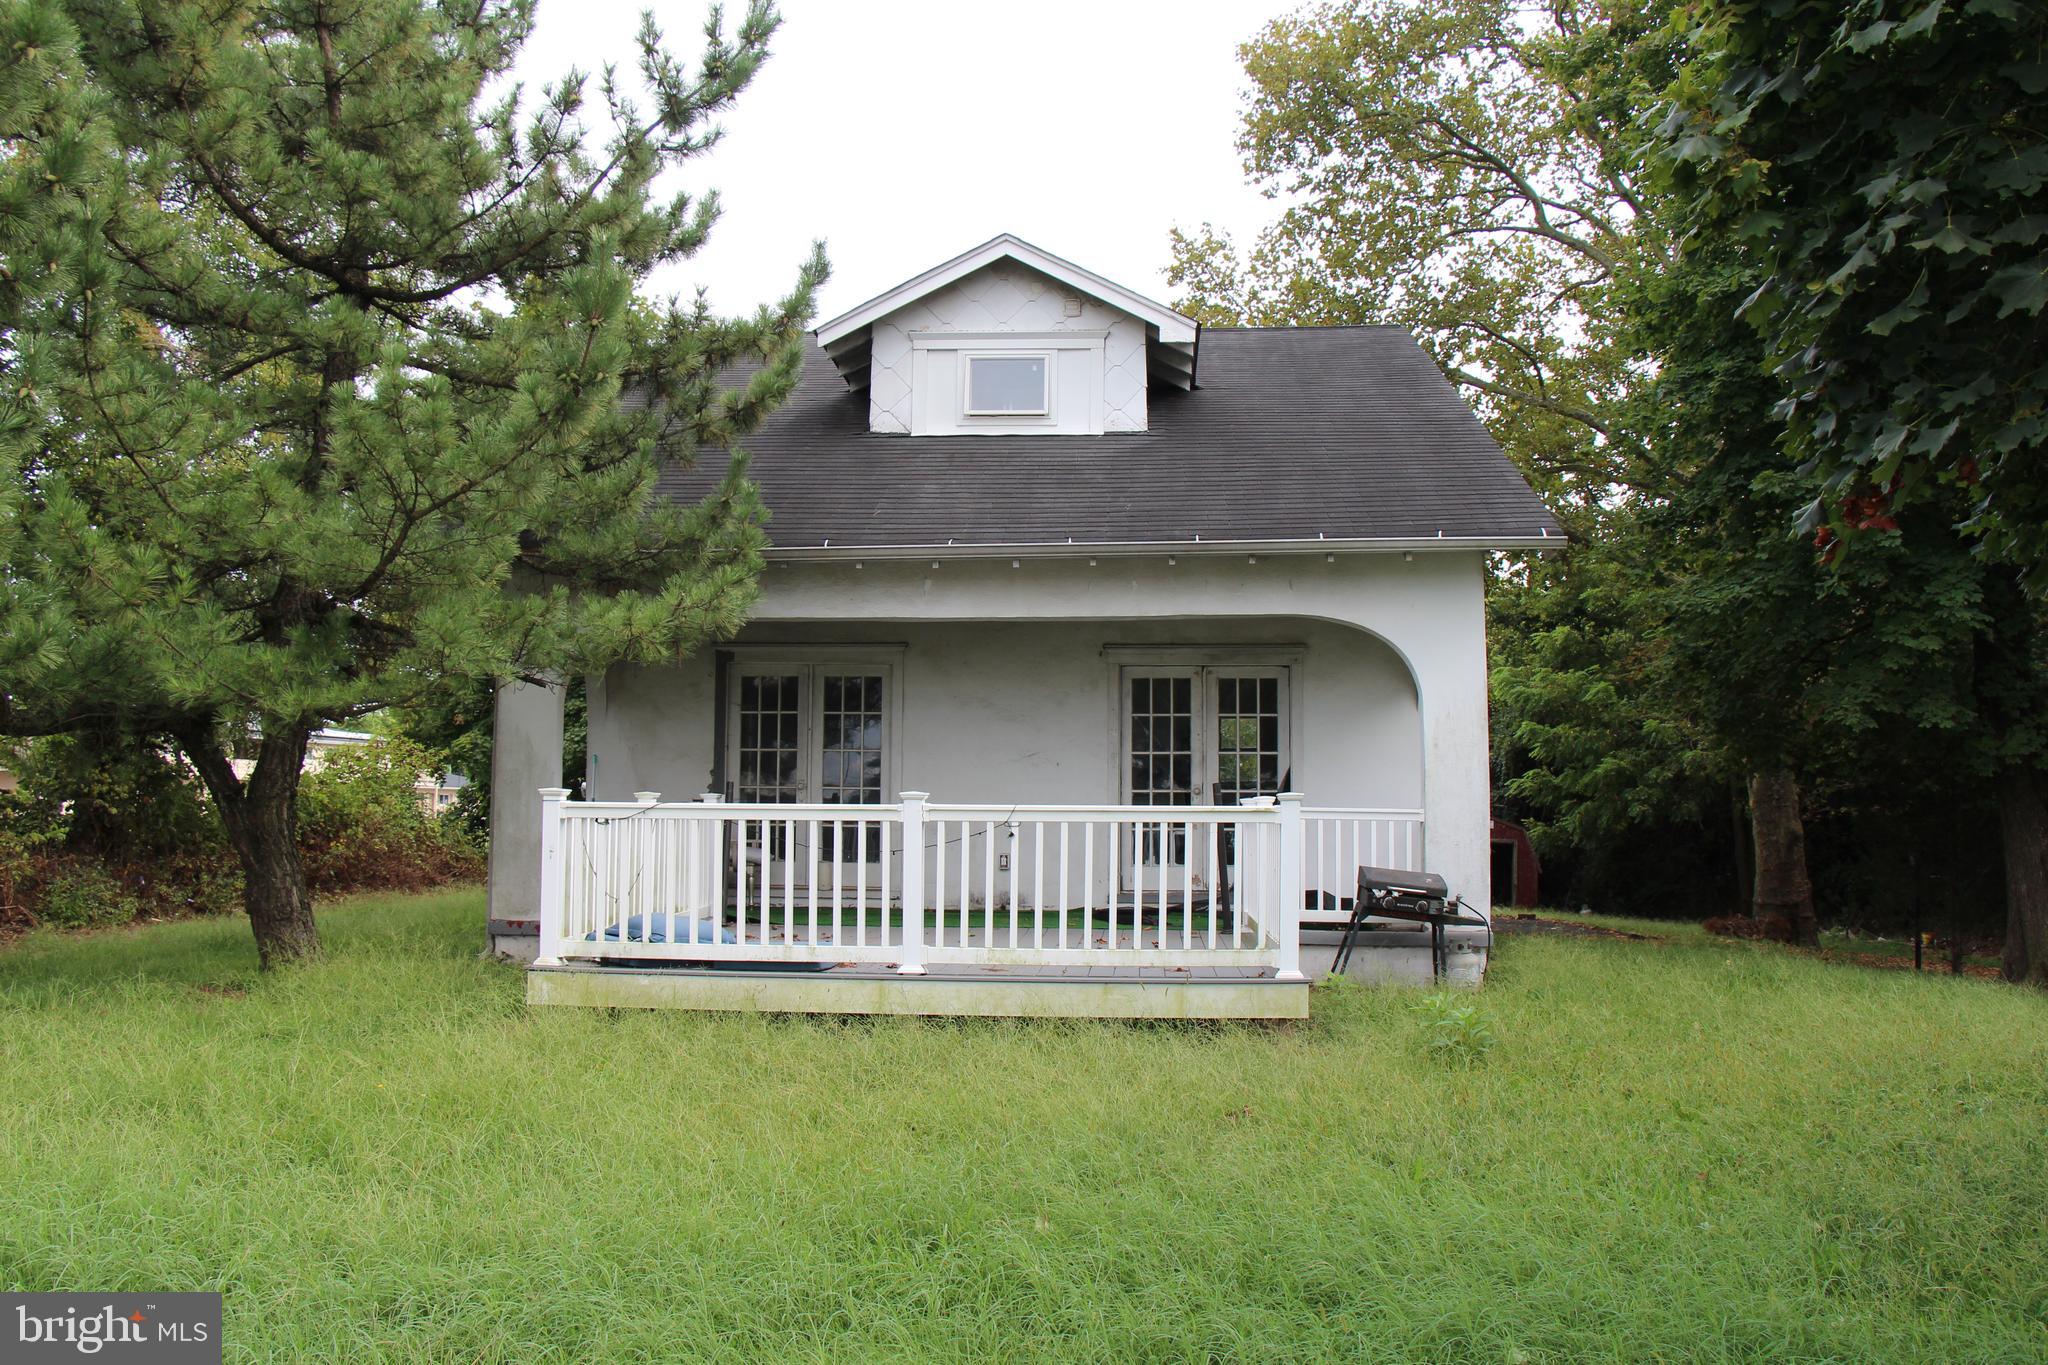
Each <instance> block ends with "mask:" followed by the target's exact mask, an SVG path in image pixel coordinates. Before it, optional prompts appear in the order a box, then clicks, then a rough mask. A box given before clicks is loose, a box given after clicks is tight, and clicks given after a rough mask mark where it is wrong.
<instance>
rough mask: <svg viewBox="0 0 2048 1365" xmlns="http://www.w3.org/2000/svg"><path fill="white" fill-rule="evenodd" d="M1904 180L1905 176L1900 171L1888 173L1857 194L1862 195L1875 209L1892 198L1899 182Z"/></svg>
mask: <svg viewBox="0 0 2048 1365" xmlns="http://www.w3.org/2000/svg"><path fill="white" fill-rule="evenodd" d="M1903 179H1905V176H1904V175H1902V174H1901V173H1900V172H1898V171H1886V172H1885V173H1884V174H1883V175H1881V176H1879V177H1878V178H1877V179H1875V180H1873V181H1871V182H1870V183H1869V184H1868V185H1865V186H1864V187H1863V188H1862V189H1860V190H1858V191H1857V193H1858V194H1860V195H1862V196H1863V198H1864V199H1865V200H1866V201H1867V202H1868V203H1869V204H1870V206H1871V207H1872V208H1875V207H1877V205H1879V204H1881V203H1883V202H1884V201H1885V200H1886V199H1888V198H1890V197H1891V192H1892V191H1893V190H1895V189H1897V188H1898V187H1899V181H1901V180H1903Z"/></svg>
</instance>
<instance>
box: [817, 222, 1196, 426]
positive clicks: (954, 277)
mask: <svg viewBox="0 0 2048 1365" xmlns="http://www.w3.org/2000/svg"><path fill="white" fill-rule="evenodd" d="M817 336H818V344H819V345H820V346H821V347H823V348H824V350H825V353H826V354H827V355H828V356H830V357H831V359H832V364H833V367H834V368H836V369H837V370H838V371H839V373H840V374H841V375H842V376H843V377H844V378H845V380H846V383H847V385H848V387H850V388H852V389H853V390H855V391H856V392H858V391H861V390H865V391H866V392H867V397H868V430H869V431H873V432H888V433H892V434H897V433H900V434H902V435H907V436H1101V435H1103V434H1105V433H1108V432H1112V431H1143V430H1145V428H1146V422H1147V417H1146V412H1147V408H1148V406H1149V404H1148V399H1147V394H1148V393H1149V392H1150V391H1152V390H1154V389H1182V390H1186V389H1192V388H1194V387H1195V347H1196V343H1197V342H1198V341H1199V340H1200V338H1201V328H1200V326H1199V325H1197V324H1196V322H1195V320H1194V319H1193V318H1191V317H1187V316H1185V315H1184V314H1181V313H1176V312H1174V311H1173V310H1172V309H1171V308H1167V307H1165V306H1164V305H1162V304H1158V303H1154V302H1153V301H1152V300H1151V299H1148V298H1146V297H1145V296H1144V295H1142V294H1137V293H1133V292H1132V291H1131V290H1129V289H1126V288H1124V287H1123V286H1122V285H1120V284H1116V283H1114V282H1113V281H1110V280H1105V279H1103V278H1102V277H1101V276H1100V275H1096V274H1093V273H1092V272H1090V271H1086V270H1083V269H1082V268H1081V267H1080V266H1077V265H1075V264H1074V263H1073V262H1072V261H1065V260H1061V259H1060V258H1059V257H1057V256H1054V255H1052V254H1051V253H1050V252H1045V251H1040V250H1039V249H1038V248H1037V247H1035V246H1032V245H1031V244H1030V243H1028V242H1020V241H1018V240H1017V239H1016V238H1015V237H1012V236H1009V235H1008V234H1005V235H1003V236H1001V237H997V238H995V239H993V240H991V241H987V242H984V243H982V244H981V245H980V246H978V247H976V248H974V250H972V251H968V252H963V253H962V254H960V255H958V256H955V257H954V258H953V259H952V260H950V261H946V262H944V263H943V264H941V265H937V266H934V267H932V268H931V269H930V270H927V271H925V272H924V273H923V274H922V275H919V276H917V277H916V278H915V279H911V280H905V281H904V282H903V283H902V284H899V285H897V286H896V287H895V288H894V289H891V290H889V291H888V292H887V293H885V294H878V295H876V296H875V297H874V298H872V299H869V300H868V301H867V302H866V303H863V304H861V305H860V306H859V307H858V308H855V309H853V310H852V311H851V312H847V313H842V314H840V315H839V316H838V317H836V318H834V319H832V321H830V322H828V323H826V324H824V325H823V326H822V327H820V328H819V329H818V333H817Z"/></svg>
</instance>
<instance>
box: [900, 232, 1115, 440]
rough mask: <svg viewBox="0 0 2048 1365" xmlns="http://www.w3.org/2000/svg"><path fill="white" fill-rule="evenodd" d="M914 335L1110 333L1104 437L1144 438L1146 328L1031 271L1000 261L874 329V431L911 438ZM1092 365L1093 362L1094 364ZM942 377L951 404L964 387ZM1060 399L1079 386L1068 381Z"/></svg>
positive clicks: (1103, 388)
mask: <svg viewBox="0 0 2048 1365" xmlns="http://www.w3.org/2000/svg"><path fill="white" fill-rule="evenodd" d="M1068 299H1078V300H1079V301H1080V304H1081V312H1080V316H1078V317H1068V316H1066V313H1065V307H1064V305H1065V302H1066V301H1067V300H1068ZM913 332H1097V333H1099V332H1107V333H1108V337H1107V339H1106V340H1105V341H1104V343H1103V351H1102V375H1101V383H1100V389H1099V393H1100V397H1099V400H1097V401H1099V402H1100V403H1101V405H1102V412H1101V416H1102V420H1101V429H1102V430H1104V431H1143V430H1145V420H1146V415H1145V383H1146V379H1145V324H1144V323H1142V322H1140V321H1139V320H1138V319H1136V318H1134V317H1132V316H1130V315H1129V314H1128V313H1123V312H1120V311H1118V310H1117V309H1114V308H1110V307H1108V306H1106V305H1104V304H1102V303H1099V302H1097V301H1096V300H1094V299H1091V298H1088V297H1086V296H1085V295H1082V294H1079V293H1076V292H1075V291H1073V290H1071V289H1069V288H1067V287H1066V286H1065V285H1062V284H1060V283H1059V282H1058V281H1056V280H1053V279H1051V278H1049V277H1047V276H1045V275H1041V274H1039V273H1038V272H1037V271H1035V270H1033V269H1031V268H1030V267H1029V266H1026V265H1023V264H1020V263H1019V262H1016V261H1010V260H1003V261H997V262H996V263H994V264H993V265H990V266H987V267H984V268H983V269H981V270H977V271H975V272H974V273H973V274H971V275H969V276H967V277H966V278H965V279H962V280H959V281H956V282H955V283H953V284H951V285H948V286H947V287H946V288H944V289H941V290H938V291H937V292H935V293H933V294H930V295H928V296H927V297H925V298H922V299H919V300H917V301H916V302H915V303H912V304H909V305H907V306H905V307H904V308H903V309H901V310H900V311H898V312H896V313H893V314H891V315H890V316H888V317H887V318H884V319H882V320H881V321H880V322H877V323H876V324H875V326H874V339H873V353H872V363H873V369H872V372H871V375H872V377H871V379H870V382H869V388H868V425H869V426H870V427H871V428H872V429H873V430H875V431H885V432H909V431H910V430H912V406H913V402H914V398H915V395H914V394H913V371H914V369H915V367H916V362H915V351H914V348H913V347H912V345H911V333H913ZM1092 359H1093V357H1092V356H1091V357H1090V360H1091V362H1092ZM937 369H943V371H944V374H943V376H942V378H943V382H944V384H945V386H946V387H945V390H944V395H943V401H944V402H945V403H948V404H950V403H952V402H953V396H954V394H955V392H956V389H957V385H958V379H957V377H955V376H954V375H953V372H952V370H951V368H950V366H943V367H935V370H937ZM1064 370H1065V367H1064V366H1062V375H1061V391H1062V393H1063V394H1074V393H1077V392H1078V391H1079V386H1077V385H1076V384H1075V383H1074V382H1073V381H1072V380H1071V379H1069V378H1068V377H1067V376H1066V375H1065V373H1064ZM931 382H933V383H938V382H940V381H939V380H938V379H934V380H932V381H931ZM1061 416H1062V420H1061V422H1060V423H1059V424H1058V429H1060V430H1069V429H1078V430H1093V429H1094V426H1093V424H1092V423H1084V424H1082V425H1081V426H1079V427H1075V426H1074V420H1075V418H1076V417H1077V416H1078V415H1077V414H1066V413H1062V415H1061Z"/></svg>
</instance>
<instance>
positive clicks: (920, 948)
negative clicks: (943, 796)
mask: <svg viewBox="0 0 2048 1365" xmlns="http://www.w3.org/2000/svg"><path fill="white" fill-rule="evenodd" d="M931 795H932V794H931V793H930V792H904V793H903V799H902V802H901V803H900V807H901V810H902V812H903V838H902V841H901V842H902V846H903V876H902V877H901V878H899V879H898V882H897V885H898V886H900V887H901V888H902V894H903V960H902V961H901V962H898V963H897V964H896V970H897V971H899V972H901V973H902V974H903V975H905V976H923V975H924V803H925V802H926V801H929V800H930V799H931ZM942 911H943V907H942ZM882 913H883V914H885V915H886V914H887V913H888V907H886V906H884V907H883V910H882Z"/></svg>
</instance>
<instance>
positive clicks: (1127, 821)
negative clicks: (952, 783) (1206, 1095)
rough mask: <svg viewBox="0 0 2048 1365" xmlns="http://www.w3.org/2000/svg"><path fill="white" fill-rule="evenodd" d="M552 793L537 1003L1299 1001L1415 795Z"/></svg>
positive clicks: (839, 1008) (1287, 1004) (896, 1008)
mask: <svg viewBox="0 0 2048 1365" xmlns="http://www.w3.org/2000/svg"><path fill="white" fill-rule="evenodd" d="M565 795H566V794H565V793H562V792H560V791H555V790H550V791H547V792H544V793H543V813H544V814H543V821H544V823H543V831H542V876H543V882H542V896H541V916H540V925H539V936H538V944H537V949H538V951H537V955H536V959H535V962H534V964H533V967H532V969H531V972H530V975H529V977H528V988H527V995H528V999H529V1001H531V1002H532V1003H535V1004H555V1005H585V1006H601V1007H641V1008H680V1009H742V1010H775V1011H789V1012H796V1013H811V1012H823V1013H873V1014H932V1015H936V1014H959V1015H1042V1016H1056V1017H1083V1016H1086V1017H1109V1018H1155V1019H1169V1018H1170V1019H1298V1018H1303V1017H1306V1015H1307V1013H1308V976H1307V974H1306V973H1305V972H1304V971H1303V970H1302V947H1303V940H1304V926H1305V925H1307V926H1309V927H1311V928H1313V927H1314V926H1315V925H1316V923H1317V922H1318V921H1324V922H1327V921H1329V920H1332V919H1337V918H1341V905H1342V892H1341V891H1340V888H1343V889H1345V890H1348V888H1347V887H1345V882H1346V881H1347V880H1349V874H1350V872H1351V870H1353V869H1355V868H1356V866H1357V865H1358V863H1360V862H1369V861H1373V860H1375V859H1378V860H1381V861H1387V860H1391V859H1398V858H1403V857H1405V858H1412V859H1414V860H1416V861H1417V862H1419V860H1420V857H1421V828H1420V816H1419V813H1416V812H1382V811H1342V812H1328V811H1308V810H1306V809H1305V808H1304V806H1303V805H1302V801H1301V798H1300V797H1299V796H1296V795H1293V794H1282V795H1280V796H1278V797H1266V798H1260V799H1258V800H1255V801H1252V802H1249V803H1247V804H1244V805H1238V806H1216V807H1192V806H1178V807H1132V806H1028V807H1027V806H1007V807H1004V806H992V805H973V806H968V805H941V804H937V803H932V802H930V801H929V799H928V798H927V797H926V796H924V795H923V794H921V793H917V792H906V793H905V794H904V797H903V800H902V801H900V802H897V803H891V804H878V805H863V806H852V805H832V806H827V805H820V806H803V805H740V804H732V803H726V802H720V801H716V800H712V799H706V800H703V801H698V802H676V803H663V802H661V801H660V800H659V797H658V795H657V794H656V793H652V792H647V793H640V794H639V797H640V799H638V800H636V801H634V802H630V803H629V802H570V801H567V800H566V799H564V797H565Z"/></svg>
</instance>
